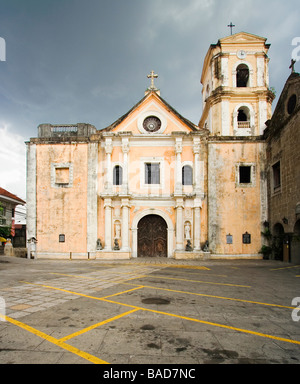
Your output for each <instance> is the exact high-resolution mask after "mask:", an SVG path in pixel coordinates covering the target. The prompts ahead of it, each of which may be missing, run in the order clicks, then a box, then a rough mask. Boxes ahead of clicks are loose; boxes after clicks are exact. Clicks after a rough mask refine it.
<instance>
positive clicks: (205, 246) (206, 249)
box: [203, 240, 209, 252]
mask: <svg viewBox="0 0 300 384" xmlns="http://www.w3.org/2000/svg"><path fill="white" fill-rule="evenodd" d="M208 245H209V244H208V240H206V242H205V244H204V247H203V252H209V248H208Z"/></svg>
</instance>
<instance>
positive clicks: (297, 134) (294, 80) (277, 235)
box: [265, 72, 300, 263]
mask: <svg viewBox="0 0 300 384" xmlns="http://www.w3.org/2000/svg"><path fill="white" fill-rule="evenodd" d="M267 126H268V127H267V129H266V130H265V139H266V142H267V171H268V181H269V183H268V206H269V218H268V228H269V231H270V233H271V235H272V237H271V238H270V240H269V241H270V246H271V248H272V257H274V258H276V259H279V260H284V261H291V262H293V263H299V262H300V150H299V143H300V75H299V73H295V72H292V74H291V75H290V76H289V78H288V80H287V82H286V84H285V86H284V88H283V91H282V93H281V95H280V98H279V100H278V103H277V106H276V109H275V111H274V114H273V116H272V119H271V120H270V121H268V122H267Z"/></svg>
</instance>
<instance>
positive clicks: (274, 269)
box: [270, 265, 300, 271]
mask: <svg viewBox="0 0 300 384" xmlns="http://www.w3.org/2000/svg"><path fill="white" fill-rule="evenodd" d="M299 267H300V265H292V266H291V267H281V268H273V269H270V271H279V270H280V269H290V268H299Z"/></svg>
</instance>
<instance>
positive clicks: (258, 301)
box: [0, 256, 300, 366]
mask: <svg viewBox="0 0 300 384" xmlns="http://www.w3.org/2000/svg"><path fill="white" fill-rule="evenodd" d="M299 297H300V266H299V265H298V266H297V265H292V264H287V263H282V262H277V261H267V260H245V261H240V260H239V261H232V260H231V261H217V260H215V261H176V260H167V259H136V260H128V261H108V260H103V261H102V260H89V261H78V260H77V261H74V260H73V261H71V260H65V261H62V260H61V261H53V260H52V261H51V260H27V259H18V258H9V257H5V256H1V257H0V363H1V364H14V363H15V364H18V363H22V364H36V363H46V364H85V363H88V364H90V363H95V364H107V363H108V364H124V366H125V365H127V364H153V365H154V364H197V365H198V364H211V363H214V364H226V363H232V364H237V363H244V364H250V363H254V364H259V363H277V364H299V363H300V321H299V318H300V308H298V309H297V306H298V307H300V298H299ZM296 298H299V301H298V300H297V299H296Z"/></svg>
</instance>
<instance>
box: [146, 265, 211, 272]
mask: <svg viewBox="0 0 300 384" xmlns="http://www.w3.org/2000/svg"><path fill="white" fill-rule="evenodd" d="M150 265H151V264H150ZM157 266H158V267H164V268H182V269H199V270H204V271H210V269H209V268H207V267H202V266H200V265H176V264H173V265H172V264H157Z"/></svg>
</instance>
